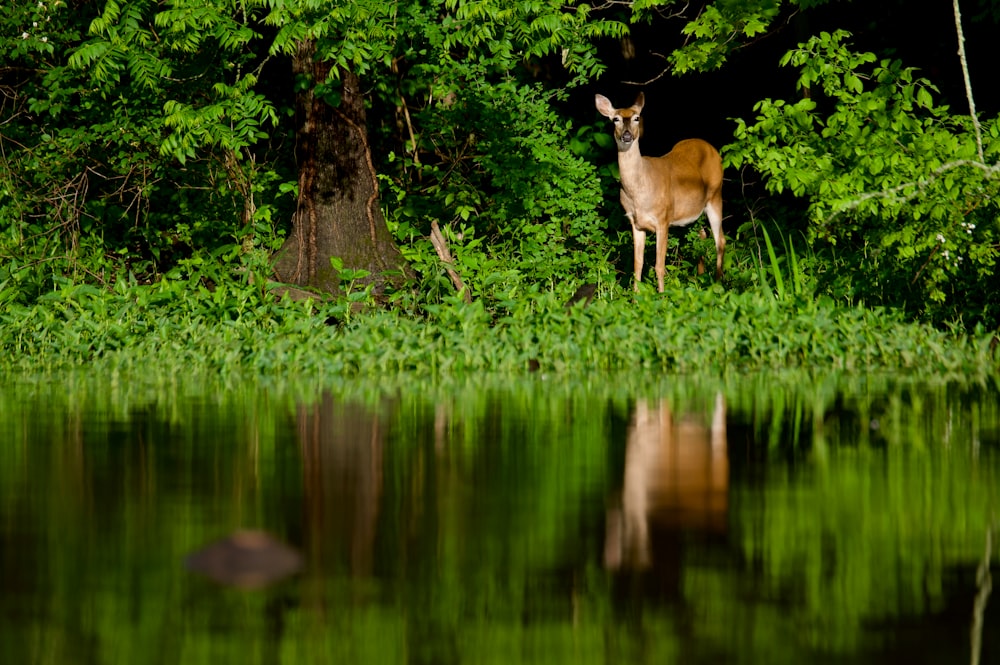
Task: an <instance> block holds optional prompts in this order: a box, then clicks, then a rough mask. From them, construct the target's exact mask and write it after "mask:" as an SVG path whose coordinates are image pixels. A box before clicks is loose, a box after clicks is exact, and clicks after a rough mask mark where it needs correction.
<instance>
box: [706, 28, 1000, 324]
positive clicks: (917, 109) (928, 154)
mask: <svg viewBox="0 0 1000 665" xmlns="http://www.w3.org/2000/svg"><path fill="white" fill-rule="evenodd" d="M847 38H848V35H847V34H846V33H844V32H837V33H834V34H828V33H824V34H822V35H819V36H817V37H814V38H812V39H810V40H809V41H808V42H806V43H804V44H802V45H800V47H799V48H798V49H796V50H793V51H791V52H789V53H788V54H787V55H786V56H785V57H784V58H783V59H782V64H784V65H792V66H795V67H798V68H799V69H800V76H799V85H800V86H801V88H802V89H804V90H808V91H809V92H810V94H809V95H807V96H805V97H803V98H802V99H800V100H799V101H797V102H786V101H783V100H770V99H766V100H763V101H761V102H759V103H758V104H757V106H756V111H757V117H756V118H755V120H754V122H753V123H748V122H746V121H743V120H740V121H739V122H738V127H737V131H736V142H735V143H733V144H732V145H730V146H729V147H728V149H727V151H726V156H727V161H728V162H729V164H730V165H733V166H737V167H740V166H743V165H749V166H752V167H753V168H755V169H756V170H758V171H760V172H761V173H763V174H765V175H766V176H767V186H768V188H769V189H770V190H771V191H772V192H775V193H781V192H784V191H788V192H791V193H792V194H794V195H795V196H800V197H806V198H807V200H808V204H809V208H808V219H807V220H803V221H805V222H806V224H805V229H806V232H807V237H808V239H809V241H810V243H813V247H814V248H815V249H816V252H817V254H818V256H819V257H820V260H821V261H824V262H826V263H828V264H830V265H833V266H834V270H833V271H829V272H828V275H827V280H826V284H824V285H823V286H824V287H825V288H829V289H830V292H831V293H835V294H837V295H843V294H845V292H846V294H847V295H849V296H851V297H853V298H854V299H855V300H856V301H859V302H867V303H870V304H879V305H886V306H893V307H903V308H905V309H907V310H908V311H910V312H912V313H913V314H916V315H918V316H920V317H921V318H925V319H927V320H930V321H934V322H938V323H940V322H945V321H956V320H961V321H963V322H964V323H965V324H966V325H968V326H972V325H975V324H977V323H981V324H985V325H987V326H989V327H996V326H997V325H1000V296H998V291H997V289H996V288H995V286H994V282H995V279H996V274H997V271H998V268H1000V265H998V263H1000V209H998V201H1000V199H998V195H1000V164H998V160H1000V118H994V119H993V120H992V121H990V122H989V123H987V125H986V127H985V132H984V134H985V136H984V139H985V140H984V145H983V148H984V156H985V160H986V161H985V162H980V161H979V159H978V157H977V145H976V139H975V135H974V133H973V132H972V131H971V123H970V120H969V118H968V116H959V115H955V114H953V113H951V112H950V111H949V110H948V109H947V108H945V107H941V106H937V105H935V103H934V92H935V89H934V87H933V85H932V84H931V83H930V82H929V81H927V80H926V79H922V78H918V77H917V76H916V75H915V72H914V70H913V69H911V68H906V67H904V66H903V65H902V63H900V62H899V61H896V60H889V59H881V60H880V59H878V58H877V57H876V56H875V55H874V54H872V53H855V52H852V51H851V50H850V49H849V48H848V46H847V43H846V42H847ZM788 222H791V223H792V224H793V225H794V226H799V225H798V224H795V222H794V220H788Z"/></svg>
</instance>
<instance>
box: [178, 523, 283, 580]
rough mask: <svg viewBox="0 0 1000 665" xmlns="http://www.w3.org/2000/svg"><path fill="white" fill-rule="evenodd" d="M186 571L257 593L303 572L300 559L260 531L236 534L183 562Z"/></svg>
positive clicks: (192, 554) (203, 549)
mask: <svg viewBox="0 0 1000 665" xmlns="http://www.w3.org/2000/svg"><path fill="white" fill-rule="evenodd" d="M184 565H185V566H186V567H187V569H188V570H191V571H193V572H196V573H199V574H201V575H204V576H205V577H207V578H209V579H211V580H214V581H215V582H218V583H220V584H226V585H229V586H234V587H239V588H241V589H259V588H261V587H264V586H267V585H269V584H273V583H275V582H278V581H279V580H283V579H285V578H286V577H289V576H290V575H293V574H295V573H296V572H298V571H299V570H300V569H301V568H302V555H300V554H299V553H298V551H296V550H295V549H294V548H292V547H289V546H288V545H286V544H284V543H282V542H280V541H278V540H276V539H275V538H273V537H272V536H270V535H269V534H267V533H265V532H263V531H237V532H235V533H233V534H232V535H230V536H229V537H228V538H224V539H222V540H220V541H217V542H215V543H212V544H211V545H208V546H206V547H204V548H202V549H200V550H198V551H197V552H193V553H191V554H190V555H188V557H187V558H186V559H185V560H184Z"/></svg>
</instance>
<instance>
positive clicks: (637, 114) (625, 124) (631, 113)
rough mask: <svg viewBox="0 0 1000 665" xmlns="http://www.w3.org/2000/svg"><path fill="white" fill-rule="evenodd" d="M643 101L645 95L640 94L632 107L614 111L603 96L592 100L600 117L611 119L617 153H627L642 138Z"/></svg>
mask: <svg viewBox="0 0 1000 665" xmlns="http://www.w3.org/2000/svg"><path fill="white" fill-rule="evenodd" d="M645 101H646V99H645V95H643V93H641V92H640V93H639V96H638V97H636V98H635V103H634V104H632V106H629V107H628V108H624V109H616V108H615V107H614V106H613V105H612V104H611V100H610V99H608V98H607V97H605V96H604V95H597V96H596V97H595V98H594V102H595V104H596V106H597V110H598V111H600V113H601V115H603V116H605V117H606V118H611V121H612V122H613V123H615V143H616V144H617V145H618V152H625V151H627V150H628V149H629V148H631V147H632V146H633V145H634V144H635V142H636V141H638V140H639V137H640V136H642V107H643V104H644V103H645Z"/></svg>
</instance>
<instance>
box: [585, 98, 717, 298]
mask: <svg viewBox="0 0 1000 665" xmlns="http://www.w3.org/2000/svg"><path fill="white" fill-rule="evenodd" d="M595 102H596V105H597V110H598V111H600V113H601V115H603V116H605V117H607V118H610V119H611V120H612V121H613V122H614V136H615V143H616V144H617V146H618V170H619V172H620V177H621V184H622V189H621V204H622V207H623V208H624V209H625V216H626V217H628V221H629V223H630V224H631V225H632V242H633V245H634V250H635V263H634V269H635V282H634V289H635V291H636V292H638V291H639V283H640V282H641V281H642V264H643V253H644V252H645V249H646V233H647V232H652V233H655V234H656V266H655V270H656V282H657V290H658V291H659V292H660V293H663V276H664V272H665V270H666V269H665V267H664V262H665V260H666V257H667V233H668V231H669V229H670V227H671V226H687V225H688V224H690V223H691V222H693V221H695V220H696V219H698V218H699V217H701V213H702V212H704V213H705V214H706V215H707V217H708V222H709V225H710V226H711V227H712V236H713V237H714V238H715V250H716V259H715V279H716V280H717V281H719V280H721V279H722V259H723V256H724V255H725V252H726V238H725V236H724V235H723V234H722V158H721V157H720V156H719V151H718V150H716V149H715V148H714V147H713V146H712V145H711V144H710V143H708V142H707V141H703V140H701V139H685V140H683V141H680V142H679V143H677V144H676V145H675V146H674V147H673V148H672V149H671V150H670V152H668V153H667V154H666V155H663V156H662V157H643V156H642V154H641V153H640V152H639V139H640V138H641V137H642V133H643V122H642V108H643V106H644V105H645V95H644V94H643V93H641V92H640V93H639V95H638V97H636V100H635V103H634V104H632V106H629V107H628V108H622V109H616V108H615V107H614V106H613V105H612V104H611V100H609V99H608V98H607V97H605V96H604V95H597V96H596V97H595ZM701 234H702V237H703V238H704V237H705V231H704V229H703V230H702V232H701ZM703 271H704V266H703V264H702V263H699V273H700V272H703Z"/></svg>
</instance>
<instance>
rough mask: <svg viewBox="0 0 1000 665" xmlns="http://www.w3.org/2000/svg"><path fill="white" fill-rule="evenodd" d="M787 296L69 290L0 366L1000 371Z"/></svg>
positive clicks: (3, 355)
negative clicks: (586, 300) (579, 302)
mask: <svg viewBox="0 0 1000 665" xmlns="http://www.w3.org/2000/svg"><path fill="white" fill-rule="evenodd" d="M773 267H774V271H775V272H774V273H772V274H776V273H777V266H776V265H774V266H773ZM793 280H794V277H793ZM794 281H797V280H794ZM780 291H781V293H782V294H783V295H782V297H780V298H776V297H774V295H773V294H772V293H771V292H770V291H769V290H768V289H762V290H761V291H757V292H742V293H739V292H732V291H726V290H725V289H723V288H722V287H721V286H719V285H714V286H710V287H707V288H705V287H699V286H690V287H682V288H679V289H674V290H670V289H668V292H667V293H665V294H655V293H653V292H652V291H645V290H644V291H643V292H641V293H640V294H639V295H638V296H633V295H632V294H631V293H630V292H627V291H624V290H622V289H621V288H620V287H618V286H617V285H612V286H606V285H602V288H601V290H600V291H599V294H598V297H596V298H595V299H594V300H593V302H592V303H591V304H590V305H589V306H587V307H581V306H576V307H572V308H567V307H565V306H564V301H565V299H566V297H568V295H569V294H568V293H567V294H562V293H556V292H542V293H538V294H532V295H527V296H525V297H523V298H521V299H517V300H511V301H509V302H506V303H505V304H504V305H502V306H500V305H496V306H493V307H487V306H486V305H484V304H483V302H482V301H481V300H480V301H476V302H473V303H472V304H466V303H465V302H463V301H462V300H461V299H460V298H458V297H453V298H446V299H444V300H443V301H442V302H439V303H437V304H434V305H427V306H425V307H424V308H423V309H421V310H420V311H419V312H416V313H415V312H410V313H406V312H403V311H400V310H387V309H373V310H371V311H369V312H366V313H361V314H354V315H352V316H350V317H349V318H346V319H345V318H344V317H342V316H340V315H342V314H343V312H344V307H343V304H342V303H340V304H338V303H331V304H328V305H323V306H320V305H316V304H314V303H294V302H290V301H288V300H279V299H276V298H274V297H273V296H272V295H270V294H261V293H260V292H259V291H258V290H255V289H254V288H252V287H249V286H247V285H245V284H238V283H228V284H219V285H216V286H215V287H214V288H212V289H208V288H205V287H203V286H201V285H200V283H199V282H198V281H197V280H192V281H183V280H181V281H164V282H162V283H158V284H155V285H152V286H137V285H134V284H133V285H121V284H120V285H118V286H116V287H114V288H113V289H111V290H102V289H98V288H95V287H93V286H89V285H72V284H64V285H62V286H61V287H60V288H59V289H57V290H55V291H53V292H52V293H51V294H49V295H46V296H45V297H43V298H41V299H39V300H38V301H37V302H36V303H34V304H32V305H18V304H15V303H8V304H7V306H6V307H5V308H4V310H3V312H2V313H0V376H4V375H8V376H23V375H48V374H54V373H60V372H64V371H67V370H73V369H76V368H83V367H86V368H87V369H88V370H90V371H96V372H102V373H110V374H121V375H136V374H142V373H143V372H149V371H150V370H151V369H152V368H155V369H156V370H157V371H161V372H165V373H167V374H168V375H169V374H170V373H175V372H177V373H188V372H191V371H192V370H193V369H194V368H197V369H198V370H201V371H204V372H208V373H213V374H223V375H233V376H236V375H241V376H246V375H251V376H258V377H282V376H295V377H299V378H309V377H316V378H322V377H341V376H343V377H387V376H392V375H397V374H403V373H412V374H417V375H424V376H444V375H454V374H462V373H506V374H518V373H528V372H529V371H540V372H551V373H574V372H593V371H603V372H622V371H624V372H652V373H657V372H659V373H663V372H673V373H708V374H716V375H722V374H726V373H731V372H754V371H761V370H783V369H805V370H816V371H849V372H866V371H893V372H895V371H904V372H905V371H914V372H935V373H944V374H947V373H954V374H963V373H964V374H969V373H973V374H975V373H979V374H982V373H993V372H996V371H997V370H998V369H1000V360H998V355H997V353H996V351H995V349H994V348H992V347H991V336H989V335H983V336H975V335H966V334H963V333H958V332H947V331H941V330H938V329H935V328H932V327H929V326H926V325H922V324H919V323H912V322H907V321H904V320H903V318H902V317H901V316H900V315H899V314H897V313H894V312H891V311H887V310H879V309H866V308H861V307H844V306H840V305H836V304H835V303H834V302H833V301H832V300H830V299H828V298H818V299H817V298H811V297H808V296H806V295H803V294H802V293H801V292H799V290H798V289H796V288H793V289H782V290H780Z"/></svg>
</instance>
